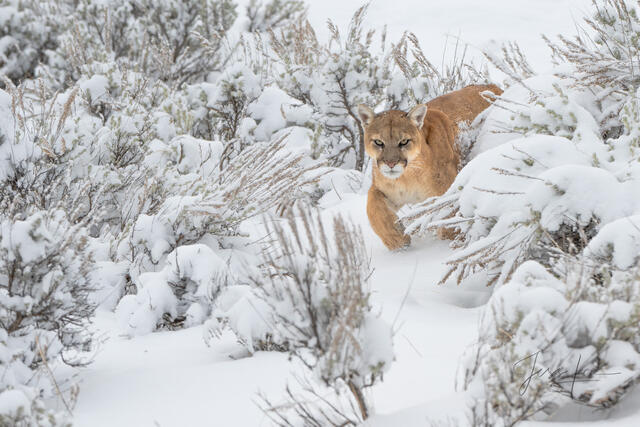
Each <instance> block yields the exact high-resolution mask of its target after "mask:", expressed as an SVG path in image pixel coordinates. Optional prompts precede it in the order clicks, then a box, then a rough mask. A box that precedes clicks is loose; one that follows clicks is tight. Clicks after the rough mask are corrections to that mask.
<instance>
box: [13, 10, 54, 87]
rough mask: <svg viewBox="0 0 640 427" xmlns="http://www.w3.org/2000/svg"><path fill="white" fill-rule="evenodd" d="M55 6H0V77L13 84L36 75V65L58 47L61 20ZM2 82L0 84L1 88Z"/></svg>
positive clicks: (44, 60) (46, 58) (46, 59)
mask: <svg viewBox="0 0 640 427" xmlns="http://www.w3.org/2000/svg"><path fill="white" fill-rule="evenodd" d="M56 13H57V7H56V5H54V4H53V3H46V2H41V1H38V0H9V1H5V2H3V3H2V5H0V75H5V76H7V77H8V78H9V79H11V80H12V82H13V83H14V84H18V83H19V82H20V81H22V80H24V79H26V78H32V77H33V76H35V73H36V67H37V66H38V64H39V63H41V62H42V63H45V62H47V61H48V55H49V53H50V52H52V51H54V50H55V49H56V48H57V47H58V40H57V38H58V35H59V34H60V33H61V32H62V31H63V29H64V27H63V23H62V21H59V20H56V19H55V16H54V15H55V14H56ZM3 86H4V82H0V87H3Z"/></svg>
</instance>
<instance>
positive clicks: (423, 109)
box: [407, 104, 427, 129]
mask: <svg viewBox="0 0 640 427" xmlns="http://www.w3.org/2000/svg"><path fill="white" fill-rule="evenodd" d="M426 115H427V106H426V105H424V104H418V105H416V106H415V107H413V108H412V109H411V111H409V112H408V113H407V117H408V118H409V120H411V123H413V124H414V125H416V127H417V128H418V129H422V124H423V123H424V116H426Z"/></svg>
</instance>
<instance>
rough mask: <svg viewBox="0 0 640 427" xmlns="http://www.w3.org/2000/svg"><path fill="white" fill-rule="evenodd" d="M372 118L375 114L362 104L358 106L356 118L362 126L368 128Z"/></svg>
mask: <svg viewBox="0 0 640 427" xmlns="http://www.w3.org/2000/svg"><path fill="white" fill-rule="evenodd" d="M374 117H375V113H374V112H373V110H372V109H371V108H369V107H367V106H366V105H364V104H360V105H358V118H359V119H360V122H361V123H362V126H368V125H369V124H370V123H371V122H372V121H373V118H374Z"/></svg>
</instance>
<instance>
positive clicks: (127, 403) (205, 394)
mask: <svg viewBox="0 0 640 427" xmlns="http://www.w3.org/2000/svg"><path fill="white" fill-rule="evenodd" d="M365 205H366V197H365V196H364V195H358V196H357V197H354V198H351V199H350V200H345V201H344V202H340V203H338V204H337V205H335V206H332V207H331V208H329V209H327V210H326V212H325V214H326V215H332V213H335V212H340V213H342V214H345V215H347V216H348V217H350V218H352V219H353V220H354V222H356V223H358V224H359V225H360V226H361V227H362V228H363V230H364V234H365V240H366V243H367V246H368V248H369V249H370V251H371V257H372V261H371V262H372V265H373V266H374V269H375V270H374V275H373V278H372V282H371V283H372V290H373V294H374V303H375V305H376V306H377V307H380V308H381V309H382V317H383V318H384V319H385V320H387V321H388V322H389V323H393V324H394V327H395V330H396V335H395V343H394V344H395V353H396V362H395V363H394V364H393V367H392V369H391V370H390V371H389V373H388V375H386V376H385V379H384V382H383V383H382V384H380V386H378V387H375V389H374V391H373V401H374V403H375V405H376V410H377V411H378V412H380V413H392V412H395V411H399V410H402V409H405V408H409V407H412V406H416V405H420V404H422V403H424V402H426V401H433V400H438V399H441V398H442V397H443V396H448V395H451V394H452V393H454V376H455V373H456V368H457V365H458V356H459V355H460V354H461V353H462V351H463V350H464V348H465V347H466V346H467V345H468V344H469V343H471V342H472V341H473V338H474V336H475V334H476V327H477V320H478V319H477V317H478V310H477V309H474V308H473V306H474V305H477V304H478V303H479V302H483V300H484V299H486V295H487V294H486V291H483V290H480V291H474V290H468V289H467V290H462V289H459V288H451V289H449V288H444V287H436V286H434V283H435V282H437V280H438V278H439V276H440V274H441V272H442V265H441V261H442V259H443V258H444V257H446V256H447V254H448V253H449V249H448V247H447V243H445V242H442V241H437V240H431V239H426V240H422V241H418V242H414V244H413V246H412V247H411V249H409V250H407V251H406V252H401V253H390V252H389V251H388V250H387V249H386V248H385V247H384V246H383V245H382V243H381V242H380V241H379V239H378V237H377V236H376V235H375V234H374V233H373V231H372V230H371V228H370V227H369V225H368V221H367V219H366V215H365V214H364V212H365ZM96 327H97V328H99V329H100V330H101V331H104V333H105V341H104V344H103V345H102V350H101V351H99V352H98V355H97V357H96V360H95V362H94V363H93V364H91V365H90V366H89V367H87V368H86V369H85V370H84V372H83V375H82V376H83V381H82V386H81V387H82V392H81V393H80V397H79V400H78V404H77V407H76V410H75V422H76V424H77V425H78V426H96V427H98V426H103V425H104V426H112V425H122V426H147V425H148V426H153V425H160V426H180V425H184V426H187V425H188V426H198V425H203V426H204V425H238V426H252V425H261V423H262V424H267V423H266V420H265V417H264V415H263V414H262V413H261V411H260V409H259V408H258V406H257V405H256V404H255V403H254V401H256V399H257V392H258V391H262V392H264V393H271V395H272V396H274V397H276V398H277V397H278V396H280V395H281V393H282V391H283V389H284V385H285V383H286V381H287V379H289V380H292V377H291V372H292V370H293V369H294V368H293V366H292V364H291V363H290V362H289V361H288V360H287V356H286V355H284V354H280V353H257V354H255V355H254V356H253V357H250V358H243V359H239V360H233V359H231V358H230V355H232V354H234V353H237V352H238V351H239V350H240V349H241V347H240V346H239V345H238V344H236V343H235V341H234V340H235V338H234V337H233V336H232V335H231V334H229V335H225V336H224V337H223V339H222V340H220V341H218V342H214V345H213V346H212V347H207V346H206V345H205V343H204V341H203V339H202V327H201V326H198V327H193V328H189V329H185V330H180V331H170V332H159V333H152V334H148V335H144V336H141V337H136V338H133V339H128V338H125V337H122V336H120V335H119V328H118V326H117V324H116V322H115V320H114V315H113V313H111V312H106V311H101V312H100V313H99V316H98V320H97V321H96ZM213 414H215V419H214V418H213V417H214V415H213ZM222 420H226V421H222Z"/></svg>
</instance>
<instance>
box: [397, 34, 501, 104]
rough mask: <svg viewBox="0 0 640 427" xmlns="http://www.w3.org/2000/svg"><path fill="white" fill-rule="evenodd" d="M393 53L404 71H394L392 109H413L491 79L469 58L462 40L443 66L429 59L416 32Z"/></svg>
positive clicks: (406, 37)
mask: <svg viewBox="0 0 640 427" xmlns="http://www.w3.org/2000/svg"><path fill="white" fill-rule="evenodd" d="M460 50H462V51H460ZM445 53H446V52H445ZM409 54H410V55H409ZM392 56H393V61H394V63H395V64H396V65H397V66H398V69H399V71H400V73H396V74H394V76H393V82H392V84H391V85H390V86H389V88H387V97H388V101H387V102H388V106H389V107H390V108H396V109H404V110H409V109H410V108H411V107H413V106H414V105H415V104H422V103H426V102H428V101H430V100H431V99H433V98H435V97H438V96H440V95H444V94H445V93H449V92H453V91H454V90H458V89H462V88H463V87H465V86H468V85H471V84H485V83H488V82H489V75H488V72H487V70H486V68H483V67H479V66H476V65H475V64H474V63H473V62H472V61H469V60H468V59H467V57H466V47H465V48H462V47H461V46H460V44H459V43H456V45H455V49H454V52H453V55H452V57H451V59H450V60H449V63H443V64H442V69H440V68H439V67H437V66H436V65H434V64H433V63H432V62H431V61H430V60H429V59H428V58H427V56H426V55H425V53H424V51H423V50H422V47H420V42H419V41H418V38H417V37H416V35H415V34H413V33H405V34H403V35H402V38H401V39H400V41H399V42H398V43H397V44H396V45H394V46H393V50H392Z"/></svg>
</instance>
